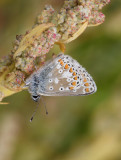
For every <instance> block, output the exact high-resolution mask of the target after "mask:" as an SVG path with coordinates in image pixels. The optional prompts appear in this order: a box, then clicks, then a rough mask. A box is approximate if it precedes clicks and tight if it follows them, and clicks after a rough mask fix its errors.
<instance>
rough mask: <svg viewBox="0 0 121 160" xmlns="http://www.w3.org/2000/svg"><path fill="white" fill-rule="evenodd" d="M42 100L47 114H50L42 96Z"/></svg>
mask: <svg viewBox="0 0 121 160" xmlns="http://www.w3.org/2000/svg"><path fill="white" fill-rule="evenodd" d="M41 100H42V103H43V105H44V107H45V111H46V114H48V111H47V108H46V104H45V101H44V99H43V97H42V96H41Z"/></svg>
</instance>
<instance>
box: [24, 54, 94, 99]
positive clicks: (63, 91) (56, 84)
mask: <svg viewBox="0 0 121 160" xmlns="http://www.w3.org/2000/svg"><path fill="white" fill-rule="evenodd" d="M25 83H26V87H28V91H29V92H30V94H31V96H32V99H33V100H34V101H36V102H37V101H38V100H39V99H40V96H41V95H42V96H80V95H89V94H92V93H94V92H96V90H97V87H96V84H95V82H94V80H93V79H92V77H91V76H90V74H89V73H88V72H87V71H86V70H85V69H84V68H83V67H82V66H81V65H80V64H79V63H78V62H77V61H76V60H74V59H73V58H72V57H70V56H68V55H64V54H59V55H58V56H57V57H56V58H54V59H52V60H50V61H48V62H47V63H45V65H44V66H43V67H41V68H39V69H38V70H37V71H35V72H34V73H33V74H32V75H31V76H30V77H29V78H28V79H27V80H26V82H25Z"/></svg>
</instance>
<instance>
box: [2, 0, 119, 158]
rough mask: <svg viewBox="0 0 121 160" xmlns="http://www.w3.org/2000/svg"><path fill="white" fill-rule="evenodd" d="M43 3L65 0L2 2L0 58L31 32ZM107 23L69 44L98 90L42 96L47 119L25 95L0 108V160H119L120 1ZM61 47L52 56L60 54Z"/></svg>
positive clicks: (113, 5)
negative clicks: (94, 91) (77, 93)
mask: <svg viewBox="0 0 121 160" xmlns="http://www.w3.org/2000/svg"><path fill="white" fill-rule="evenodd" d="M45 4H51V5H52V6H53V7H54V8H55V9H56V10H59V9H60V8H61V6H62V5H63V0H0V56H1V57H2V56H3V55H7V54H8V53H9V52H10V50H11V49H12V42H13V41H14V39H15V36H16V35H17V34H23V33H25V31H26V30H27V29H30V28H31V26H32V25H33V23H34V21H35V17H36V16H37V15H38V14H39V13H40V12H41V10H42V8H43V7H44V5H45ZM103 13H104V14H105V15H106V20H105V22H104V23H103V24H102V25H100V26H97V27H92V28H87V29H86V31H85V32H84V33H83V34H82V35H81V36H80V37H79V38H78V39H76V40H75V41H73V42H71V43H70V44H68V45H66V48H67V49H66V54H69V55H71V56H72V57H73V58H75V59H77V60H78V61H79V62H80V64H82V65H83V66H84V67H85V68H86V69H87V70H88V72H89V73H90V74H91V75H92V76H93V78H94V80H95V82H96V84H97V87H98V91H97V92H96V93H95V94H93V95H89V96H83V97H81V96H79V97H44V100H45V103H46V106H47V109H48V112H49V115H48V116H46V114H45V109H44V107H43V104H42V102H41V101H40V108H39V109H38V112H37V114H36V116H35V117H34V120H33V122H32V123H30V122H29V119H30V118H31V115H32V113H33V111H34V110H35V108H36V104H35V103H34V102H33V101H32V100H31V97H30V94H29V93H28V92H27V91H23V92H21V93H18V94H15V95H13V96H10V97H8V98H6V99H5V100H4V101H7V102H9V103H10V104H9V105H0V160H121V0H111V3H110V4H109V5H107V6H105V7H104V9H103ZM58 51H59V49H58V47H54V49H53V50H52V51H51V52H55V53H58Z"/></svg>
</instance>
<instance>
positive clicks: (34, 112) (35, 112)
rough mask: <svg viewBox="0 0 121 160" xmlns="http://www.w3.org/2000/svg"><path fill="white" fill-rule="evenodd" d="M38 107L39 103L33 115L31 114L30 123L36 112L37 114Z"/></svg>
mask: <svg viewBox="0 0 121 160" xmlns="http://www.w3.org/2000/svg"><path fill="white" fill-rule="evenodd" d="M38 107H39V103H38V104H37V106H36V109H35V111H34V113H33V114H32V117H31V119H30V122H32V120H33V118H34V116H35V114H36V112H37V109H38Z"/></svg>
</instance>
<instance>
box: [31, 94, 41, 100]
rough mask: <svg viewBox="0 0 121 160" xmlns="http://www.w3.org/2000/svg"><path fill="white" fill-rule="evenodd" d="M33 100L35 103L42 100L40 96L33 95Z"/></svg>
mask: <svg viewBox="0 0 121 160" xmlns="http://www.w3.org/2000/svg"><path fill="white" fill-rule="evenodd" d="M32 99H33V100H34V101H35V102H38V100H39V99H40V95H36V96H34V95H32Z"/></svg>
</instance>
